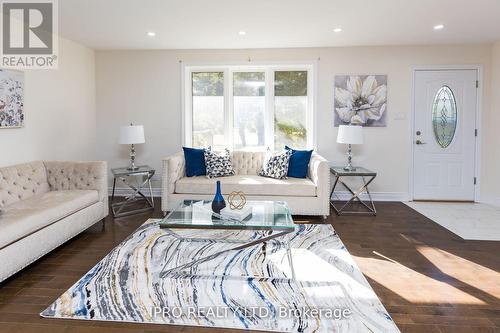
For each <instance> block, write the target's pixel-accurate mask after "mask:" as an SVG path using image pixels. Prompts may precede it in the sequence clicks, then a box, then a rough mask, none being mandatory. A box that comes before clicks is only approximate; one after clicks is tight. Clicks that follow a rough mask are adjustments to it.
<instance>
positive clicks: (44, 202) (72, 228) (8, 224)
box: [0, 161, 108, 282]
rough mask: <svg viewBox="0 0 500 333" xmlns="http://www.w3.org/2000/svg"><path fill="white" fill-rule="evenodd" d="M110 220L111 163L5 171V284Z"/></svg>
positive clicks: (0, 225)
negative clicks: (97, 224) (72, 239)
mask: <svg viewBox="0 0 500 333" xmlns="http://www.w3.org/2000/svg"><path fill="white" fill-rule="evenodd" d="M107 215H108V193H107V165H106V162H41V161H39V162H32V163H26V164H20V165H15V166H10V167H4V168H0V263H1V265H0V282H1V281H3V280H5V279H6V278H8V277H9V276H11V275H12V274H14V273H16V272H17V271H19V270H21V269H22V268H24V267H26V266H27V265H29V264H30V263H31V262H33V261H35V260H37V259H38V258H40V257H42V256H43V255H45V254H46V253H48V252H50V251H51V250H53V249H54V248H56V247H58V246H59V245H61V244H63V243H64V242H66V241H67V240H69V239H70V238H72V237H74V236H75V235H77V234H79V233H80V232H82V231H84V230H85V229H87V228H88V227H90V226H91V225H93V224H94V223H96V222H98V221H100V220H102V219H103V218H105V217H106V216H107Z"/></svg>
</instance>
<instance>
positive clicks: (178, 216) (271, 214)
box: [159, 200, 295, 280]
mask: <svg viewBox="0 0 500 333" xmlns="http://www.w3.org/2000/svg"><path fill="white" fill-rule="evenodd" d="M211 205H212V202H211V201H204V200H186V201H184V202H182V203H181V204H180V205H179V206H177V208H176V209H175V210H173V211H172V212H170V214H168V215H167V216H166V217H165V218H164V219H162V220H161V221H160V222H159V225H160V228H162V229H163V230H165V231H166V232H167V233H168V234H170V235H171V236H173V237H175V238H176V239H177V240H178V241H179V242H181V243H182V242H212V243H214V242H220V243H229V244H232V245H234V246H230V247H229V248H227V249H224V250H222V251H219V252H217V253H214V254H211V255H208V256H204V257H201V258H196V259H193V260H191V261H189V262H186V263H183V264H181V265H178V266H176V267H173V268H169V269H167V265H168V262H166V263H165V265H164V266H163V268H162V270H161V272H160V277H162V278H164V277H167V276H169V275H175V274H188V273H189V272H188V270H189V269H190V268H191V267H193V266H196V265H198V264H200V263H203V262H206V261H209V260H212V259H214V258H217V257H218V256H220V255H223V254H225V253H228V252H230V251H237V250H241V249H244V248H248V247H251V246H254V245H258V244H262V243H265V242H267V241H270V240H275V241H277V242H279V243H280V244H282V245H284V246H285V248H286V251H287V258H288V262H289V264H290V269H291V275H292V280H295V272H294V269H293V263H292V255H291V251H290V244H289V241H288V237H283V236H285V235H287V234H289V233H292V232H294V231H295V224H294V223H293V219H292V214H291V213H290V209H289V208H288V205H287V204H286V203H285V202H282V201H248V202H247V205H249V206H250V207H252V214H251V215H250V216H249V217H247V218H246V219H245V220H243V221H238V220H235V219H227V218H223V217H222V216H221V215H219V214H216V213H214V212H212V208H211ZM183 228H184V229H224V230H252V231H255V232H256V233H257V235H258V236H257V237H253V238H251V239H248V240H242V239H228V238H224V239H213V238H201V237H185V236H183V235H181V234H179V233H177V232H175V229H183ZM243 277H244V278H255V276H243ZM259 278H260V277H259Z"/></svg>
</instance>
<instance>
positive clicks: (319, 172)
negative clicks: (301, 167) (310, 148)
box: [307, 153, 330, 186]
mask: <svg viewBox="0 0 500 333" xmlns="http://www.w3.org/2000/svg"><path fill="white" fill-rule="evenodd" d="M325 176H328V177H326V178H328V179H330V165H329V164H328V161H327V160H326V159H325V158H324V157H322V156H321V155H319V154H317V153H313V154H312V155H311V160H310V161H309V170H308V172H307V177H308V178H309V179H311V180H312V181H313V183H314V184H316V186H318V185H321V183H322V182H324V180H325Z"/></svg>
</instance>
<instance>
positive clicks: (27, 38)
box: [1, 0, 58, 69]
mask: <svg viewBox="0 0 500 333" xmlns="http://www.w3.org/2000/svg"><path fill="white" fill-rule="evenodd" d="M1 5H2V24H1V28H2V33H1V37H2V42H1V47H2V50H1V51H2V52H1V66H2V67H5V68H17V69H32V68H42V69H47V68H57V46H58V39H57V36H58V35H57V34H58V31H57V2H56V0H31V1H29V2H26V1H19V0H18V1H16V0H3V1H2V2H1Z"/></svg>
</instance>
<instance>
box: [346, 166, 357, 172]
mask: <svg viewBox="0 0 500 333" xmlns="http://www.w3.org/2000/svg"><path fill="white" fill-rule="evenodd" d="M344 170H345V171H356V168H355V167H353V166H352V165H346V166H345V167H344Z"/></svg>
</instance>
